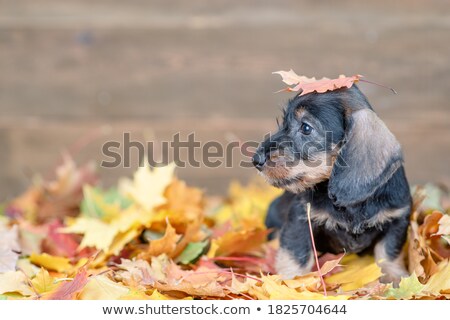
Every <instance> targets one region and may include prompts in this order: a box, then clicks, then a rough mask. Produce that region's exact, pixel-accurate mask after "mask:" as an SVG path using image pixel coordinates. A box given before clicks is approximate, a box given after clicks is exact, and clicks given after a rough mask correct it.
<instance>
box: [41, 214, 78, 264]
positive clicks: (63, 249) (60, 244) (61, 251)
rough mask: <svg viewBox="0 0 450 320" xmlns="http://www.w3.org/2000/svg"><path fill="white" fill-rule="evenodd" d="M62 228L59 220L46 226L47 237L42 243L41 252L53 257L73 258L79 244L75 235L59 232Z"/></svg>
mask: <svg viewBox="0 0 450 320" xmlns="http://www.w3.org/2000/svg"><path fill="white" fill-rule="evenodd" d="M63 227H64V225H63V224H62V223H61V222H60V221H59V220H55V221H53V222H51V223H49V224H48V231H47V236H46V237H45V238H44V239H43V241H42V248H43V251H44V252H45V253H48V254H51V255H53V256H63V257H74V256H75V255H76V253H77V248H78V246H79V243H78V241H77V240H76V239H75V238H76V237H75V235H73V234H66V233H62V232H60V229H62V228H63ZM33 252H36V250H33Z"/></svg>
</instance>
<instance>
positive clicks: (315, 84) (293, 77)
mask: <svg viewBox="0 0 450 320" xmlns="http://www.w3.org/2000/svg"><path fill="white" fill-rule="evenodd" d="M272 73H273V74H279V75H280V76H281V78H282V81H283V82H284V83H286V84H287V85H295V86H294V87H287V88H286V89H285V90H286V91H294V92H299V91H300V96H303V95H305V94H308V93H311V92H317V93H324V92H327V91H333V90H337V89H341V88H351V87H352V86H353V84H354V83H355V82H358V81H359V80H360V79H361V78H362V76H361V75H354V76H351V77H346V76H344V75H340V76H339V77H338V78H336V79H328V78H322V79H319V80H316V78H308V77H305V76H299V75H297V74H296V73H295V72H294V71H293V70H292V69H291V70H289V71H276V72H272Z"/></svg>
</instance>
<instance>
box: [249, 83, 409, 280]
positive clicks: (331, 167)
mask: <svg viewBox="0 0 450 320" xmlns="http://www.w3.org/2000/svg"><path fill="white" fill-rule="evenodd" d="M252 160H253V164H254V165H255V167H256V168H257V169H258V170H259V171H260V173H261V174H262V176H263V177H265V179H266V180H267V181H268V182H269V183H270V184H272V185H273V186H275V187H279V188H283V189H284V190H286V191H285V192H284V193H283V194H282V195H281V196H280V197H278V198H277V199H275V200H274V201H273V202H272V204H271V205H270V208H269V212H268V215H267V218H266V225H267V227H268V228H272V229H273V230H278V233H279V237H280V249H279V251H278V253H277V257H276V269H277V272H278V273H279V274H282V275H283V276H284V277H285V278H292V277H294V276H297V275H302V274H304V273H307V272H310V271H311V268H312V266H313V261H314V259H313V251H312V245H311V239H310V234H309V229H308V220H307V213H306V205H307V203H310V204H311V222H312V227H313V234H314V239H315V241H316V247H317V250H318V251H320V252H331V253H335V254H336V253H341V252H347V253H350V252H354V253H363V252H366V251H367V250H373V251H374V255H375V259H376V261H377V263H378V264H379V265H380V267H381V269H382V272H383V273H384V277H383V278H382V281H383V282H391V281H393V282H395V283H397V282H398V281H399V280H400V277H402V276H406V275H407V272H406V269H405V267H404V262H403V258H402V254H401V252H402V247H403V244H404V243H405V240H406V233H407V229H408V225H409V216H410V211H411V204H412V199H411V195H410V190H409V185H408V181H407V179H406V176H405V171H404V168H403V157H402V151H401V147H400V145H399V143H398V141H397V140H396V139H395V137H394V135H393V134H392V133H391V132H390V131H389V129H388V128H387V127H386V125H385V124H384V123H383V122H382V121H381V120H380V119H379V118H378V116H377V115H376V114H375V112H374V111H373V109H372V107H371V106H370V104H369V102H368V101H367V99H366V98H365V96H364V95H363V94H362V93H361V91H360V90H359V89H358V88H357V86H356V85H353V86H352V87H351V88H350V89H347V88H345V89H339V90H335V91H330V92H326V93H310V94H306V95H304V96H299V95H297V96H296V97H295V98H293V99H292V100H290V101H289V103H288V105H287V107H286V108H285V110H284V116H283V122H282V124H281V125H280V126H279V130H278V132H276V133H275V134H274V135H272V136H270V137H268V138H267V139H266V140H265V141H264V142H262V143H261V145H260V146H259V147H258V149H257V151H256V153H255V155H254V156H253V159H252Z"/></svg>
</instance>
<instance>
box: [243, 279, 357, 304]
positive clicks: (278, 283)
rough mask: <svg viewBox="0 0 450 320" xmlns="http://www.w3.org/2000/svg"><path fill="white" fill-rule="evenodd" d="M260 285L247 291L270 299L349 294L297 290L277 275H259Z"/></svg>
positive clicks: (344, 297)
mask: <svg viewBox="0 0 450 320" xmlns="http://www.w3.org/2000/svg"><path fill="white" fill-rule="evenodd" d="M261 280H262V285H261V286H253V287H252V288H251V290H250V291H249V293H250V294H252V295H255V296H256V297H258V298H259V299H271V300H298V299H301V300H345V299H348V298H349V296H345V295H339V296H332V295H328V296H324V295H323V294H321V293H317V292H311V291H308V290H302V291H297V290H296V289H294V288H290V287H288V286H286V285H284V284H283V281H282V280H281V278H280V276H279V275H273V276H263V277H261Z"/></svg>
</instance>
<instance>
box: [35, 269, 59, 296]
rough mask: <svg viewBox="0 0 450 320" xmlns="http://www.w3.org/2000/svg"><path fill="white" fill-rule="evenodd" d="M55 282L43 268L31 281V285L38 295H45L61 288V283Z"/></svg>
mask: <svg viewBox="0 0 450 320" xmlns="http://www.w3.org/2000/svg"><path fill="white" fill-rule="evenodd" d="M55 280H56V279H55V278H54V277H52V276H51V275H50V274H49V273H48V271H47V270H46V269H44V268H41V270H39V272H38V273H37V274H36V276H35V277H34V278H33V279H32V280H31V284H32V286H33V289H34V290H35V291H36V292H37V293H38V294H44V293H48V292H51V291H53V290H55V289H56V288H57V287H58V286H59V283H56V282H55Z"/></svg>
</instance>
